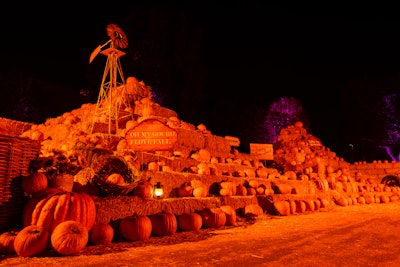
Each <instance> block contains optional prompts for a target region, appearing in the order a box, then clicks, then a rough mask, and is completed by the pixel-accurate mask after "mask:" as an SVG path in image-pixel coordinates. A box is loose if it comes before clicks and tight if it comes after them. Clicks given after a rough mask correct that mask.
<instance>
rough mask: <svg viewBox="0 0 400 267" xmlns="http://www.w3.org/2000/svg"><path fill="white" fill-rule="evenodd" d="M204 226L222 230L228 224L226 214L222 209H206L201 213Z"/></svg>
mask: <svg viewBox="0 0 400 267" xmlns="http://www.w3.org/2000/svg"><path fill="white" fill-rule="evenodd" d="M200 216H201V218H202V219H203V225H204V226H205V227H208V228H220V227H222V226H224V225H225V223H226V215H225V212H224V211H223V210H222V209H221V208H218V207H217V208H205V209H202V210H201V211H200Z"/></svg>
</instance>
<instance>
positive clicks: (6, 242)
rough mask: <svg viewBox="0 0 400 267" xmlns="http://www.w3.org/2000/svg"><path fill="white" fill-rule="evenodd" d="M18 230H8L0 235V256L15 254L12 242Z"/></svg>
mask: <svg viewBox="0 0 400 267" xmlns="http://www.w3.org/2000/svg"><path fill="white" fill-rule="evenodd" d="M18 233H19V231H18V230H10V231H7V232H4V233H2V234H1V235H0V255H5V254H13V253H15V249H14V241H15V237H16V236H17V234H18Z"/></svg>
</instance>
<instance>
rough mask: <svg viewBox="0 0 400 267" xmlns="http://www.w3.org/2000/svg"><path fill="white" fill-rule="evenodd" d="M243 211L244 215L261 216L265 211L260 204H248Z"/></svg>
mask: <svg viewBox="0 0 400 267" xmlns="http://www.w3.org/2000/svg"><path fill="white" fill-rule="evenodd" d="M242 211H243V212H242V213H243V215H244V216H260V215H262V214H263V213H264V211H263V209H262V208H261V206H260V205H258V204H248V205H246V206H244V207H243V208H242Z"/></svg>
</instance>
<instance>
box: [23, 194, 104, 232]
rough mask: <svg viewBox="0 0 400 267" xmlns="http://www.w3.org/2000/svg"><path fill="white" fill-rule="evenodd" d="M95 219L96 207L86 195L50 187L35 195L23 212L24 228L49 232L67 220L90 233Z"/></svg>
mask: <svg viewBox="0 0 400 267" xmlns="http://www.w3.org/2000/svg"><path fill="white" fill-rule="evenodd" d="M95 219H96V206H95V204H94V200H93V199H92V198H91V197H90V196H89V195H88V194H86V193H83V192H81V193H77V192H65V191H63V190H60V189H57V188H51V187H50V188H46V189H44V190H41V191H40V192H37V193H35V194H34V195H33V196H32V197H31V198H30V199H29V200H28V201H27V203H26V204H25V206H24V210H23V226H24V227H25V226H29V225H37V226H41V227H44V228H46V229H47V230H48V231H50V232H51V231H53V230H54V228H55V227H56V226H57V225H58V224H60V223H61V222H64V221H67V220H73V221H77V222H80V223H82V224H83V225H84V226H85V227H86V228H87V230H88V231H90V230H91V229H92V227H93V225H94V222H95Z"/></svg>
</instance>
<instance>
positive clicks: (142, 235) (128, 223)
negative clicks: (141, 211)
mask: <svg viewBox="0 0 400 267" xmlns="http://www.w3.org/2000/svg"><path fill="white" fill-rule="evenodd" d="M119 230H120V233H121V236H122V237H123V238H125V239H126V240H129V241H142V240H146V239H149V238H150V235H151V232H152V223H151V220H150V218H149V217H148V216H147V215H136V214H135V215H132V216H129V217H126V218H123V219H122V220H121V222H120V224H119Z"/></svg>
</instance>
